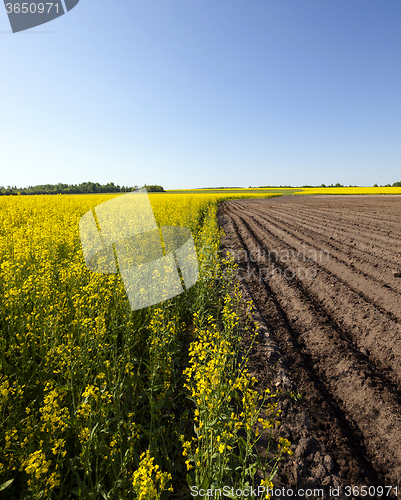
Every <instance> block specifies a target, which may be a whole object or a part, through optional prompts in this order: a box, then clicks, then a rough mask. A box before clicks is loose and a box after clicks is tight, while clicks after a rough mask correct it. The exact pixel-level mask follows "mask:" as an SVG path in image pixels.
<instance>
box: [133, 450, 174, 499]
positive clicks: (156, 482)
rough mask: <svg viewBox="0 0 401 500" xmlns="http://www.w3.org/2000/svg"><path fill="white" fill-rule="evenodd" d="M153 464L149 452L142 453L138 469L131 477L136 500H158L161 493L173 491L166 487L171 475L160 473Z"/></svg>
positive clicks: (170, 487) (157, 467)
mask: <svg viewBox="0 0 401 500" xmlns="http://www.w3.org/2000/svg"><path fill="white" fill-rule="evenodd" d="M153 462H154V458H153V457H151V456H150V453H149V450H146V453H142V455H141V461H140V463H139V468H138V469H137V470H136V471H135V472H134V474H133V477H132V485H133V487H134V491H135V493H136V494H137V498H138V500H160V495H161V493H162V491H171V492H173V491H174V490H173V488H172V486H168V485H169V483H170V482H171V474H169V473H168V472H161V470H160V467H159V466H158V465H157V464H154V463H153Z"/></svg>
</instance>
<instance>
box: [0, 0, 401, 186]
mask: <svg viewBox="0 0 401 500" xmlns="http://www.w3.org/2000/svg"><path fill="white" fill-rule="evenodd" d="M400 26H401V2H400V0H142V1H140V2H139V1H137V0H119V1H118V2H115V1H114V2H113V1H106V0H80V2H79V4H78V5H77V6H76V7H75V8H74V9H73V10H71V11H70V12H69V13H68V14H66V15H64V16H62V17H60V18H58V19H56V20H54V21H52V22H50V23H47V24H44V25H42V26H39V27H37V28H33V29H32V30H28V31H25V32H21V33H16V34H12V33H11V29H10V25H9V21H8V17H7V14H6V12H5V9H4V8H3V7H2V6H0V55H1V76H0V185H4V186H7V185H16V186H18V187H25V186H28V185H36V184H44V183H51V184H54V183H58V182H64V183H70V184H72V183H73V184H76V183H80V182H84V181H93V182H100V183H107V182H114V183H115V184H120V185H135V184H137V185H143V184H145V183H146V184H161V185H162V186H164V188H165V189H185V188H196V187H212V186H214V187H217V186H243V187H248V186H251V185H252V186H261V185H286V184H291V185H304V184H312V185H320V184H321V183H325V184H331V183H336V182H340V183H342V184H345V185H349V184H352V185H353V184H356V185H366V186H369V185H373V184H374V183H376V182H377V183H378V184H387V183H393V182H396V181H400V180H401V30H400Z"/></svg>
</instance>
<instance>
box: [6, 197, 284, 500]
mask: <svg viewBox="0 0 401 500" xmlns="http://www.w3.org/2000/svg"><path fill="white" fill-rule="evenodd" d="M242 196H243V195H242ZM264 196H266V195H264ZM111 197H112V195H57V196H49V195H47V196H14V197H12V196H3V197H1V198H0V290H1V295H0V491H1V493H0V494H1V495H2V498H7V499H10V500H21V499H32V500H39V499H69V498H78V499H82V500H87V499H90V498H94V499H98V498H99V499H110V500H111V499H116V500H124V499H136V498H138V499H159V498H190V497H191V496H190V491H193V490H190V488H204V489H205V488H206V489H208V488H209V489H216V488H217V487H219V486H221V487H222V486H223V485H226V484H227V485H229V486H230V487H233V488H234V491H235V490H236V488H243V489H244V488H247V487H250V486H252V484H254V481H255V480H256V471H257V469H258V470H259V471H263V477H262V478H260V477H259V482H260V480H261V481H262V483H261V484H263V485H265V486H268V485H270V484H271V479H272V476H273V474H274V468H275V466H276V465H277V461H278V460H279V459H280V458H281V457H282V456H283V455H284V454H285V453H290V450H289V446H290V443H289V442H288V441H286V440H276V439H275V438H274V435H273V431H274V430H275V429H276V428H277V426H278V425H279V423H278V420H277V418H278V411H277V403H276V401H277V394H272V393H269V392H266V393H264V394H260V393H259V392H257V391H256V390H255V383H256V380H254V379H252V378H251V377H250V376H249V374H248V368H247V359H248V358H247V353H244V352H242V349H243V348H242V336H243V332H244V328H247V329H248V330H249V331H250V332H251V334H252V335H253V338H254V341H257V340H256V339H257V336H256V333H257V332H256V331H255V327H254V325H253V324H252V323H249V324H248V325H247V326H246V327H245V326H244V325H243V324H241V322H240V319H239V318H240V316H239V307H240V304H241V303H243V300H242V297H241V293H240V291H239V289H238V288H236V286H235V284H234V283H233V280H232V278H233V276H234V270H235V266H234V264H233V262H232V261H231V260H230V259H229V258H226V259H222V258H220V256H219V253H218V251H219V242H220V232H219V228H218V226H217V220H216V213H217V204H218V201H219V200H220V199H222V198H223V197H224V195H223V194H191V195H189V194H188V195H185V194H177V195H173V194H154V195H150V200H151V203H152V207H153V210H154V213H155V217H156V220H157V223H158V224H159V225H180V226H185V227H187V228H189V229H190V230H191V233H192V235H193V237H194V240H195V245H196V250H197V255H198V263H199V269H200V278H199V280H198V282H197V283H196V284H195V285H194V286H193V287H191V288H190V289H189V290H187V291H186V292H185V293H183V294H181V295H179V296H177V297H174V298H173V299H170V300H168V301H166V302H163V303H161V304H157V305H155V306H152V307H148V308H146V309H141V310H137V311H132V310H131V309H130V306H129V302H128V299H127V296H126V292H125V289H124V285H123V282H122V279H121V276H120V275H118V274H100V273H93V272H91V271H89V270H88V269H87V267H86V265H85V261H84V258H83V254H82V249H81V244H80V238H79V220H80V218H81V217H82V215H83V214H84V213H86V212H87V211H88V210H90V209H92V207H95V206H96V205H99V204H101V203H103V202H104V201H107V200H108V199H110V198H111ZM230 197H232V195H231V196H230ZM246 307H247V309H248V311H250V310H251V308H252V304H247V305H246ZM252 332H253V333H252ZM261 407H264V409H265V410H264V411H265V414H266V415H267V417H265V418H264V419H262V418H261V417H260V409H261ZM258 424H259V425H258ZM258 429H261V430H258ZM261 433H265V434H267V435H268V442H270V443H271V446H272V451H273V459H272V460H271V462H270V463H267V464H266V463H262V462H261V458H260V457H259V456H258V454H257V453H256V451H255V443H256V442H257V441H258V439H259V438H260V437H261ZM269 456H270V457H271V456H272V454H270V455H269ZM220 496H221V495H220ZM216 498H219V495H218V494H217V496H216Z"/></svg>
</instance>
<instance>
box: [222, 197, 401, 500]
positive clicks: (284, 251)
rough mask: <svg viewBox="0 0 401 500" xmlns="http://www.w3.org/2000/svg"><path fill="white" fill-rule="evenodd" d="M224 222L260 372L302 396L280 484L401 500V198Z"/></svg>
mask: <svg viewBox="0 0 401 500" xmlns="http://www.w3.org/2000/svg"><path fill="white" fill-rule="evenodd" d="M219 220H220V224H221V226H222V227H223V229H224V231H225V235H226V236H225V239H224V242H223V245H224V246H225V248H226V250H230V251H231V252H232V253H233V254H234V257H235V259H236V261H237V263H238V265H239V269H238V278H239V280H240V282H241V286H242V287H243V288H244V291H245V296H247V294H249V295H250V297H251V298H252V299H253V301H254V303H255V305H256V307H257V312H256V316H257V318H256V319H257V320H258V321H259V323H260V324H261V328H262V330H263V328H264V331H265V335H264V338H263V339H262V340H261V342H260V345H259V346H258V347H257V349H256V350H254V352H253V367H254V371H255V372H256V375H257V377H258V378H259V380H261V383H262V384H268V383H271V382H272V376H273V375H272V374H275V375H274V376H275V377H276V379H274V380H273V382H274V383H275V384H276V385H279V384H283V385H284V386H285V385H287V386H288V387H291V388H295V389H296V390H298V391H299V392H300V393H301V395H302V396H303V397H302V400H301V401H299V402H294V401H286V402H285V403H284V404H283V417H282V422H283V426H282V432H283V433H284V437H288V438H289V439H290V440H291V441H292V442H293V447H294V450H295V452H294V455H293V457H290V458H289V459H288V460H287V462H286V463H285V465H284V467H282V468H281V470H280V472H279V474H278V476H277V479H276V484H281V485H284V486H286V487H294V486H295V487H296V486H298V487H299V486H300V485H301V484H302V485H309V486H326V487H329V486H333V487H335V486H340V485H341V486H342V487H344V486H345V485H352V486H354V485H360V486H362V485H365V486H369V485H371V486H378V485H391V486H393V487H395V486H397V485H398V496H399V497H400V498H401V495H400V489H399V488H400V483H401V277H400V276H399V273H400V271H401V228H400V221H401V196H398V197H397V196H316V197H304V196H299V197H297V196H291V197H282V198H274V199H270V200H232V201H226V202H224V203H223V204H222V205H221V208H220V213H219ZM273 366H274V367H275V368H276V371H275V372H274V370H273V369H272V367H273ZM277 377H278V378H277ZM277 380H278V381H277ZM370 491H371V492H374V491H376V490H374V489H371V490H370ZM394 492H395V490H393V491H392V493H391V495H392V496H393V498H394V497H395V496H397V494H395V493H394ZM368 496H369V495H368ZM376 496H377V497H381V495H376V494H375V495H374V497H375V498H376ZM369 497H370V498H372V495H370V496H369ZM383 497H385V495H383ZM383 497H382V498H383ZM348 498H349V497H348Z"/></svg>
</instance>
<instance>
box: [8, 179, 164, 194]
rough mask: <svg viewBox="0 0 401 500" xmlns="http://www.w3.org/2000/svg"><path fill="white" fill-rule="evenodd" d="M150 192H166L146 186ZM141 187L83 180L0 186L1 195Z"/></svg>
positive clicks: (128, 190)
mask: <svg viewBox="0 0 401 500" xmlns="http://www.w3.org/2000/svg"><path fill="white" fill-rule="evenodd" d="M144 187H145V188H146V190H147V191H148V192H150V193H152V192H164V189H163V187H162V186H157V185H151V186H147V185H146V184H145V186H144ZM137 189H140V187H139V186H119V185H115V184H114V182H109V183H107V184H99V183H98V182H96V183H95V182H81V184H63V183H61V182H59V183H58V184H41V185H38V186H28V187H27V188H17V186H7V187H4V186H0V195H18V194H21V195H27V194H89V193H129V192H131V191H136V190H137Z"/></svg>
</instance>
